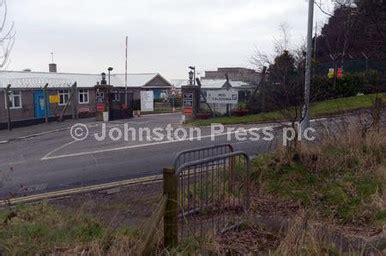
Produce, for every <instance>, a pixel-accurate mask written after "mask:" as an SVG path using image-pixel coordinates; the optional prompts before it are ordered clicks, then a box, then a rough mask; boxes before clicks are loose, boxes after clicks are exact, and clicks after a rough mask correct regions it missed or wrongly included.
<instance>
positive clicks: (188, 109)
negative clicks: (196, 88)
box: [182, 107, 193, 115]
mask: <svg viewBox="0 0 386 256" xmlns="http://www.w3.org/2000/svg"><path fill="white" fill-rule="evenodd" d="M182 112H183V113H184V114H188V115H192V114H193V108H192V107H184V109H183V111H182Z"/></svg>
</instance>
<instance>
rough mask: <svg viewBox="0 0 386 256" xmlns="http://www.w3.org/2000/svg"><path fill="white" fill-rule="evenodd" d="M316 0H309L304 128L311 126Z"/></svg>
mask: <svg viewBox="0 0 386 256" xmlns="http://www.w3.org/2000/svg"><path fill="white" fill-rule="evenodd" d="M314 1H315V0H308V31H307V55H306V74H305V83H304V108H303V121H302V129H303V130H304V129H306V128H308V127H310V87H311V69H312V29H313V26H314Z"/></svg>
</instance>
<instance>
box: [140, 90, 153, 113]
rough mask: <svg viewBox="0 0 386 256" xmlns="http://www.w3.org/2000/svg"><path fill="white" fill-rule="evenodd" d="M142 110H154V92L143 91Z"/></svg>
mask: <svg viewBox="0 0 386 256" xmlns="http://www.w3.org/2000/svg"><path fill="white" fill-rule="evenodd" d="M141 111H144V112H146V111H148V112H152V111H154V92H153V91H141Z"/></svg>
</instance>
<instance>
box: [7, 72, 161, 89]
mask: <svg viewBox="0 0 386 256" xmlns="http://www.w3.org/2000/svg"><path fill="white" fill-rule="evenodd" d="M157 76H160V77H161V78H162V79H164V78H163V77H162V76H161V75H160V74H158V73H141V74H127V86H128V87H142V86H145V85H146V84H148V83H149V82H150V81H151V80H153V79H154V78H156V77H157ZM164 80H165V81H167V80H166V79H164ZM100 81H101V75H100V74H77V73H50V72H28V71H0V88H5V87H6V86H7V85H8V84H11V88H43V87H44V86H45V84H47V83H48V84H49V88H62V87H70V86H72V85H73V84H74V83H75V82H76V83H77V86H78V87H80V88H91V87H94V86H95V85H96V84H97V83H98V82H100ZM111 84H112V85H114V86H116V87H124V86H125V75H124V74H111Z"/></svg>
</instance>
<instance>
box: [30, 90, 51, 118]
mask: <svg viewBox="0 0 386 256" xmlns="http://www.w3.org/2000/svg"><path fill="white" fill-rule="evenodd" d="M33 95H34V109H35V118H44V117H45V116H46V111H45V108H46V104H45V102H44V91H43V90H40V91H34V93H33ZM47 106H49V105H48V104H47ZM48 113H49V109H48Z"/></svg>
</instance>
